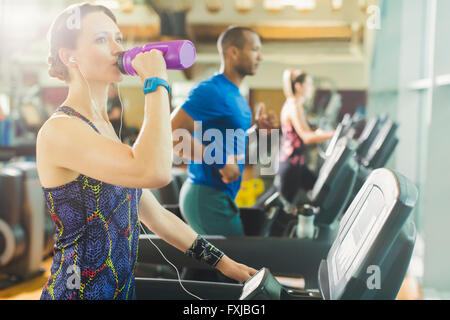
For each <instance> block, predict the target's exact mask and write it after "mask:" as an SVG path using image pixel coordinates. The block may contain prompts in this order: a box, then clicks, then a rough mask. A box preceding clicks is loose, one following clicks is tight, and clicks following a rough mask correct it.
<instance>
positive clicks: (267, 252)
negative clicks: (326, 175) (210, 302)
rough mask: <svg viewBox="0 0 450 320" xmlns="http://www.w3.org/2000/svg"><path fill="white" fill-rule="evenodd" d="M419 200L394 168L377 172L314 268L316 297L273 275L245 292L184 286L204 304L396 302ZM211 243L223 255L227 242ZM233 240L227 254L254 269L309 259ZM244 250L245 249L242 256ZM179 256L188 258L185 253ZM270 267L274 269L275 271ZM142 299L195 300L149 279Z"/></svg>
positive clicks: (173, 285) (262, 275) (265, 241)
mask: <svg viewBox="0 0 450 320" xmlns="http://www.w3.org/2000/svg"><path fill="white" fill-rule="evenodd" d="M417 198H418V193H417V189H416V187H415V186H414V185H413V184H412V183H411V182H410V181H409V180H408V179H407V178H405V177H404V176H402V175H401V174H399V173H396V172H394V171H391V170H389V169H377V170H375V171H373V172H372V173H371V175H370V176H369V177H368V179H367V180H366V182H365V183H364V185H363V187H362V188H361V190H360V191H359V192H358V194H357V196H356V197H355V199H354V200H353V201H352V204H351V205H350V207H349V208H348V210H347V211H346V213H345V215H344V218H343V219H342V220H341V222H340V225H339V232H338V235H337V238H336V239H335V241H334V242H333V245H332V247H331V249H330V250H329V251H328V254H327V255H326V259H324V260H322V261H321V263H320V266H319V267H318V268H317V269H316V272H315V277H316V279H317V283H318V288H315V290H303V291H300V290H296V289H294V288H289V287H285V286H281V285H280V284H278V283H277V281H276V279H274V278H273V277H271V276H270V273H269V272H268V270H267V269H262V270H260V272H258V273H257V274H256V275H255V276H253V277H252V278H251V279H249V280H248V281H247V282H246V283H245V284H244V285H243V284H223V283H212V282H202V281H182V283H183V286H184V287H185V288H186V289H188V290H189V291H191V292H192V293H194V294H196V295H198V296H199V297H201V298H203V299H225V300H233V299H238V298H239V297H240V298H241V299H251V298H254V299H288V300H301V299H332V300H335V299H395V297H396V296H397V293H398V291H399V289H400V286H401V284H402V282H403V279H404V276H405V274H406V271H407V268H408V266H409V262H410V259H411V255H412V251H413V248H414V243H415V234H416V232H415V226H414V223H413V222H412V219H409V218H410V215H411V212H412V210H413V208H414V206H415V204H416V201H417ZM207 238H208V240H209V241H211V242H212V243H213V244H214V245H215V246H217V247H219V248H222V247H221V245H222V244H223V243H224V241H223V239H224V237H220V238H212V237H207ZM233 240H236V241H238V243H235V248H234V250H231V248H224V251H225V252H226V253H227V255H229V256H230V257H231V258H233V259H235V260H237V261H239V262H240V263H244V264H247V265H250V266H253V267H257V268H262V267H263V266H264V264H263V265H261V260H262V259H264V258H265V259H266V261H267V262H268V264H272V265H274V264H276V263H277V261H278V260H282V261H283V262H287V263H288V264H290V265H291V266H292V265H295V264H296V263H298V261H299V260H304V258H305V257H303V256H302V252H299V250H297V248H295V246H293V247H290V248H288V249H286V248H283V247H280V248H279V250H274V249H276V248H275V246H274V245H273V244H272V245H271V243H272V241H275V242H278V241H279V240H281V239H277V238H259V239H258V240H259V242H260V243H259V245H258V246H255V245H254V243H253V244H250V246H249V247H247V245H248V244H247V239H245V240H244V239H233ZM252 240H253V241H255V240H256V239H252ZM243 244H245V247H246V249H247V250H243V249H242V247H243V246H244V245H243ZM227 249H228V250H229V251H227ZM175 250H176V249H175ZM163 251H164V252H166V249H165V248H163ZM255 251H256V252H255ZM179 256H180V257H181V256H183V253H181V252H179ZM255 257H256V260H252V259H253V258H255ZM185 259H189V258H188V257H185ZM194 262H196V263H198V262H197V261H194ZM198 265H201V264H200V263H198ZM265 266H266V267H268V269H269V270H270V268H271V267H270V265H269V266H268V265H265ZM206 267H207V266H206ZM298 273H304V272H303V271H302V270H298ZM263 284H264V285H263ZM266 285H267V286H266ZM317 289H319V290H317ZM136 297H137V299H175V300H177V299H192V297H191V296H188V295H187V294H186V293H185V292H184V291H182V290H181V288H180V284H179V282H178V281H177V280H167V279H166V280H164V279H150V278H136Z"/></svg>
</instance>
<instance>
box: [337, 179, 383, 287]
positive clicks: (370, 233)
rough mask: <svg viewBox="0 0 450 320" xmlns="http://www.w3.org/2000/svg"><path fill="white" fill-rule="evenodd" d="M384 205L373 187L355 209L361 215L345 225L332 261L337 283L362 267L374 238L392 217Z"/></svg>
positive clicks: (381, 197) (380, 192) (379, 192)
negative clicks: (388, 218)
mask: <svg viewBox="0 0 450 320" xmlns="http://www.w3.org/2000/svg"><path fill="white" fill-rule="evenodd" d="M385 203H386V202H385V199H384V195H383V192H382V191H381V190H380V189H379V188H378V187H376V186H374V185H372V186H371V189H370V191H369V192H368V194H367V196H366V199H365V201H364V203H363V204H362V205H361V206H358V207H356V208H355V210H357V211H358V212H357V214H356V215H355V217H353V219H350V220H349V222H348V223H349V224H350V225H349V226H347V225H346V226H345V227H344V229H343V232H342V233H341V234H340V235H339V239H338V240H339V243H340V245H339V248H338V250H336V251H335V254H334V257H333V258H332V269H333V278H334V281H335V283H338V282H339V281H341V280H342V279H343V278H344V277H345V278H346V279H347V280H349V279H350V278H351V276H352V275H353V273H354V272H355V270H356V269H357V268H358V266H360V265H361V263H362V259H363V258H364V257H365V256H366V255H367V252H368V250H370V247H371V246H372V244H373V241H374V239H375V237H376V236H377V234H378V233H379V232H380V230H381V228H382V227H383V225H384V223H385V221H386V219H387V217H388V216H389V215H388V213H389V210H388V208H387V207H386V206H385ZM358 208H360V209H359V210H358ZM351 220H353V221H351Z"/></svg>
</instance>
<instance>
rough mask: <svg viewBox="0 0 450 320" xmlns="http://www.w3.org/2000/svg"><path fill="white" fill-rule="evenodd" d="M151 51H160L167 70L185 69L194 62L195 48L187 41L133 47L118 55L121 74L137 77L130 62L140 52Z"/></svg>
mask: <svg viewBox="0 0 450 320" xmlns="http://www.w3.org/2000/svg"><path fill="white" fill-rule="evenodd" d="M152 49H157V50H160V51H161V52H162V53H163V56H164V60H165V61H166V66H167V69H171V70H183V69H187V68H189V67H190V66H192V65H193V64H194V61H195V55H196V54H195V47H194V44H193V43H192V42H191V41H189V40H174V41H164V42H155V43H147V44H146V45H143V46H139V47H135V48H133V49H130V50H127V51H124V52H121V53H120V55H119V59H118V60H117V65H118V66H119V69H120V71H121V72H122V73H123V74H128V75H131V76H137V75H138V74H137V72H136V70H134V68H133V66H132V65H131V61H133V59H134V57H136V56H137V55H138V54H139V53H140V52H147V51H150V50H152Z"/></svg>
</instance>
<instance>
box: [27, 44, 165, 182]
mask: <svg viewBox="0 0 450 320" xmlns="http://www.w3.org/2000/svg"><path fill="white" fill-rule="evenodd" d="M149 65H151V66H149ZM133 66H134V67H135V70H136V71H138V73H139V74H140V76H141V79H142V81H143V82H144V81H145V79H146V78H148V77H155V76H158V77H162V78H167V75H166V69H165V62H164V58H163V57H162V53H161V52H159V51H157V50H152V51H150V52H145V53H140V54H139V55H137V56H136V58H135V59H134V60H133ZM36 149H37V159H38V160H37V161H38V162H39V161H42V162H45V164H46V166H47V167H56V168H64V169H69V170H71V171H74V172H78V173H81V174H84V175H86V176H88V177H91V178H94V179H98V180H100V181H104V182H107V183H110V184H114V185H118V186H125V187H132V188H136V187H137V188H143V187H146V188H160V187H163V186H164V185H167V184H168V183H169V182H170V179H171V166H172V153H173V151H172V130H171V127H170V108H169V98H168V93H167V90H166V89H165V88H163V87H158V89H157V90H156V91H154V92H151V93H148V94H146V95H145V112H144V120H143V124H142V127H141V130H140V132H139V136H138V138H137V139H136V142H135V143H134V145H133V146H132V147H130V146H128V145H125V144H123V143H121V142H120V141H113V140H112V139H109V138H107V137H105V136H102V135H100V134H98V133H96V132H95V131H94V130H93V129H92V128H91V127H89V126H88V125H87V124H86V123H85V122H83V121H81V120H80V119H76V118H73V117H68V116H58V117H54V118H51V119H49V120H48V121H47V122H46V123H45V124H44V125H43V126H42V128H41V129H40V131H39V134H38V136H37V146H36Z"/></svg>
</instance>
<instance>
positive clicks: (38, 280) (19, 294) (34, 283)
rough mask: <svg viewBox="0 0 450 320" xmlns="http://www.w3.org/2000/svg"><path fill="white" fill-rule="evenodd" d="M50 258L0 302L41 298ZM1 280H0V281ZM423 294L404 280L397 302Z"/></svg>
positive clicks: (0, 296)
mask: <svg viewBox="0 0 450 320" xmlns="http://www.w3.org/2000/svg"><path fill="white" fill-rule="evenodd" d="M51 264H52V258H48V259H47V260H45V261H44V262H43V263H42V268H43V269H44V270H45V271H44V273H42V274H41V275H40V276H37V277H35V278H32V279H30V280H27V281H24V282H21V283H18V284H16V285H13V286H10V287H8V288H6V289H3V290H0V300H38V299H39V298H40V296H41V291H42V287H43V286H44V285H45V283H46V281H47V279H48V277H49V276H50V267H51ZM0 280H1V279H0ZM278 280H279V281H280V282H281V283H283V284H286V285H293V286H295V284H297V283H299V282H302V281H301V280H300V279H290V278H278ZM422 299H423V294H422V290H421V288H420V286H419V284H418V283H417V282H416V281H414V280H413V279H411V278H408V277H407V278H406V279H405V281H404V282H403V285H402V287H401V289H400V292H399V294H398V296H397V300H422Z"/></svg>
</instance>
